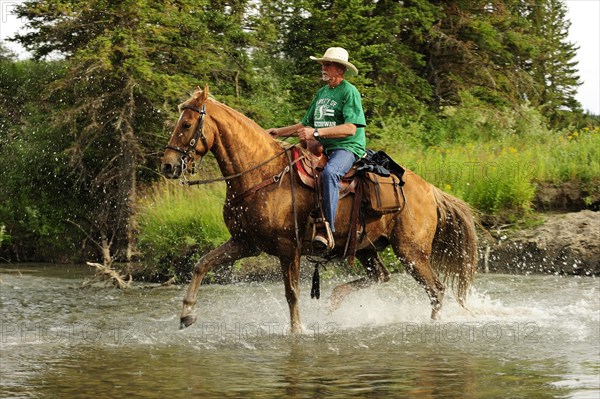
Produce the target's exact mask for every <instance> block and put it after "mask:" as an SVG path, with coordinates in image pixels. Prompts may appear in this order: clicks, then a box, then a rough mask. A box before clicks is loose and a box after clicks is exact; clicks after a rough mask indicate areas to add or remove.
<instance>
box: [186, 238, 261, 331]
mask: <svg viewBox="0 0 600 399" xmlns="http://www.w3.org/2000/svg"><path fill="white" fill-rule="evenodd" d="M258 253H259V251H258V250H257V249H256V248H252V247H248V246H247V245H246V244H245V243H243V242H240V241H239V240H234V239H233V238H230V239H229V240H228V241H227V242H225V243H224V244H223V245H221V246H220V247H217V248H215V249H213V250H212V251H210V252H209V253H207V254H206V255H204V256H203V257H202V258H200V260H199V261H198V263H196V266H195V267H194V275H193V276H192V280H191V281H190V284H189V285H188V288H187V292H186V293H185V297H184V298H183V310H182V311H181V319H180V321H181V323H180V328H182V329H183V328H186V327H189V326H190V325H192V324H193V323H194V322H195V321H196V316H194V314H193V312H194V305H195V304H196V297H197V296H198V290H199V289H200V284H201V283H202V279H204V276H205V275H206V273H207V272H208V271H209V270H211V269H212V268H213V267H215V266H218V265H222V264H224V263H229V262H234V261H236V260H238V259H241V258H246V257H248V256H254V255H257V254H258Z"/></svg>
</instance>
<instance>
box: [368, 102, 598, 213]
mask: <svg viewBox="0 0 600 399" xmlns="http://www.w3.org/2000/svg"><path fill="white" fill-rule="evenodd" d="M467 103H468V102H467ZM372 136H373V137H372V139H371V140H370V142H369V146H370V147H372V148H376V149H384V150H385V151H387V152H388V153H389V154H390V155H391V156H392V157H393V158H394V159H395V160H396V161H397V162H398V163H400V164H403V165H405V166H406V167H407V168H409V169H411V170H412V171H413V172H414V173H416V174H418V175H420V176H421V177H423V178H424V179H426V180H427V181H429V182H431V183H432V184H434V185H436V186H437V187H439V188H441V189H442V190H444V191H447V192H449V193H451V194H453V195H456V196H458V197H459V198H462V199H464V200H465V201H467V202H468V203H469V204H471V205H472V206H473V207H475V208H476V209H478V210H479V211H481V212H483V214H484V215H487V216H491V217H494V218H497V219H500V220H504V221H515V220H518V219H519V218H521V217H523V216H524V215H525V214H527V213H528V212H530V210H531V208H532V202H533V199H534V196H535V192H536V186H537V184H538V182H550V183H555V184H559V183H561V182H565V181H573V180H575V181H577V182H580V183H581V184H587V186H588V189H592V190H596V192H598V191H599V190H600V189H599V188H598V183H600V164H599V160H600V154H599V150H600V128H599V127H598V126H595V127H588V128H583V129H581V130H577V131H567V132H555V131H551V130H548V129H547V128H546V127H545V126H544V124H543V123H542V118H541V117H540V116H539V114H538V113H537V112H536V111H534V110H532V109H528V108H527V107H524V108H522V109H521V110H518V111H513V110H492V109H489V108H481V107H478V106H477V105H476V104H475V105H471V106H470V107H469V106H464V107H461V109H460V110H454V109H448V110H446V112H445V118H443V119H438V120H434V121H433V122H430V121H427V120H424V119H423V120H420V121H417V122H415V121H414V120H408V121H406V120H404V119H403V118H395V119H392V120H388V121H386V122H385V123H382V124H381V125H380V126H376V127H375V129H374V130H373V132H372ZM594 182H595V184H594Z"/></svg>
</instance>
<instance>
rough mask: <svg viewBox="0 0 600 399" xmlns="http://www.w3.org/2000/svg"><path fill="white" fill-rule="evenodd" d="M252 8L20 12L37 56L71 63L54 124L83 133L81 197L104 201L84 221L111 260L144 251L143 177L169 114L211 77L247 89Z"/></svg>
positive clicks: (76, 169) (89, 7)
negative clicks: (137, 243) (136, 221)
mask: <svg viewBox="0 0 600 399" xmlns="http://www.w3.org/2000/svg"><path fill="white" fill-rule="evenodd" d="M244 4H245V2H244V1H237V0H234V1H230V2H228V1H222V2H209V1H203V0H187V1H185V0H182V1H175V2H160V1H153V2H147V1H143V0H127V1H122V2H112V1H105V0H92V1H86V2H72V1H64V0H45V1H42V0H33V1H29V2H26V3H23V4H21V5H20V6H19V7H17V8H16V13H17V15H18V16H19V17H20V18H23V19H25V20H27V21H28V23H27V27H28V28H29V29H30V30H29V32H28V33H25V34H23V35H19V36H17V40H18V41H19V42H21V43H22V44H23V45H24V46H25V47H26V48H27V49H29V50H30V51H31V52H32V53H33V55H34V57H36V58H37V59H40V58H43V57H46V56H50V55H54V56H59V57H64V59H65V66H66V74H65V76H64V77H63V78H61V79H58V80H57V81H55V82H54V83H53V84H52V85H51V87H50V90H49V92H48V93H46V94H47V96H48V98H53V99H55V100H56V101H59V102H67V103H69V105H70V106H69V107H68V108H59V109H58V110H57V112H55V113H54V115H53V116H54V121H55V124H56V125H57V126H60V127H61V128H62V129H63V130H64V132H65V134H68V135H72V137H73V141H72V143H71V144H70V146H69V148H68V149H66V151H67V152H68V154H69V159H70V168H72V170H73V173H74V174H75V175H76V178H77V179H76V180H77V183H78V185H77V189H78V192H79V193H80V195H81V196H82V197H85V196H87V195H88V194H87V193H90V194H91V198H93V204H94V205H95V206H90V209H89V213H88V215H87V221H78V223H79V224H81V225H82V228H83V229H85V230H86V231H87V232H88V234H89V236H90V237H93V238H94V239H95V240H97V241H98V242H100V243H101V247H102V251H103V257H104V260H105V262H110V261H111V260H112V257H113V254H111V251H112V253H115V252H116V251H117V250H119V249H125V250H126V251H125V254H123V253H121V255H122V256H121V257H122V258H126V259H131V258H132V256H133V254H134V245H133V244H134V242H133V237H134V231H135V226H134V225H133V223H132V215H133V213H134V204H135V202H136V196H137V186H138V177H140V176H141V177H145V178H148V175H147V174H144V173H143V172H142V171H143V170H145V169H144V168H143V166H145V165H147V166H150V167H151V168H155V167H153V166H152V165H153V164H154V162H155V160H156V154H157V152H158V150H159V149H160V148H161V147H162V145H164V142H165V139H166V138H167V134H165V135H163V136H162V137H157V135H156V133H155V132H157V131H163V129H164V127H163V121H164V119H165V117H166V116H165V111H166V112H167V114H166V115H169V114H168V112H169V111H173V108H174V107H173V104H174V103H176V102H177V101H180V100H181V99H182V98H181V93H182V91H183V90H189V89H191V88H192V87H194V86H195V85H197V84H198V83H201V82H211V83H213V85H214V86H217V87H220V88H222V89H223V91H226V90H229V92H230V93H238V92H239V87H240V86H241V85H242V84H241V83H240V81H243V80H242V79H240V71H243V70H244V69H245V68H249V66H247V62H246V54H245V52H244V47H245V44H244V32H243V30H242V29H241V28H240V25H239V22H240V21H241V19H242V11H240V10H241V9H243V7H244ZM164 104H169V105H168V106H167V109H163V107H164ZM117 254H118V252H117Z"/></svg>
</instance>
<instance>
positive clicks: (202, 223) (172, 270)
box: [137, 181, 229, 278]
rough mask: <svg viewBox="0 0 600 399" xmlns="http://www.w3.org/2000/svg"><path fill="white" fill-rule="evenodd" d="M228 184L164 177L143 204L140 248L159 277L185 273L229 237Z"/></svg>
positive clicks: (141, 206)
mask: <svg viewBox="0 0 600 399" xmlns="http://www.w3.org/2000/svg"><path fill="white" fill-rule="evenodd" d="M224 198H225V187H224V185H222V184H221V185H213V186H210V187H208V186H199V187H184V186H181V185H179V184H177V183H176V182H171V181H161V182H160V183H158V184H156V185H154V186H153V187H151V188H150V189H148V191H147V193H146V195H145V196H144V197H143V199H142V201H141V202H140V204H139V209H138V214H137V224H138V229H139V235H138V241H137V242H138V248H139V250H140V252H141V253H142V257H143V260H144V264H145V265H146V266H148V267H149V269H150V270H152V271H153V273H152V274H154V275H153V276H150V277H155V278H163V277H165V276H181V275H183V276H185V277H187V275H188V273H189V271H190V270H191V265H192V264H193V261H194V259H195V258H198V257H199V256H200V254H202V253H203V252H206V251H207V250H209V249H212V248H214V247H216V246H218V245H219V244H221V243H223V242H224V241H226V240H227V239H228V238H229V232H228V231H227V229H226V227H225V224H224V222H223V215H222V209H223V202H224Z"/></svg>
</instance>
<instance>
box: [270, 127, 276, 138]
mask: <svg viewBox="0 0 600 399" xmlns="http://www.w3.org/2000/svg"><path fill="white" fill-rule="evenodd" d="M267 133H269V135H270V136H271V137H273V138H277V137H279V132H278V129H277V128H276V127H272V128H269V129H267Z"/></svg>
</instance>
